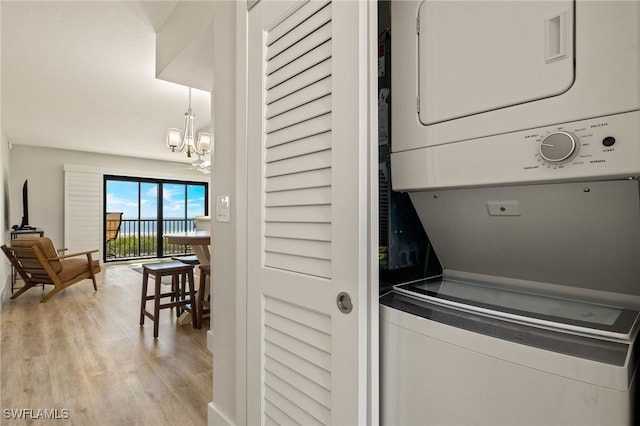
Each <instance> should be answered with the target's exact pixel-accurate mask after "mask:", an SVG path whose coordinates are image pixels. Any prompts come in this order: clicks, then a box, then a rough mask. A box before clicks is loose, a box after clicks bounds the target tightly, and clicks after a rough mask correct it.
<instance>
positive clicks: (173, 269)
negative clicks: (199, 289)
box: [140, 262, 197, 339]
mask: <svg viewBox="0 0 640 426" xmlns="http://www.w3.org/2000/svg"><path fill="white" fill-rule="evenodd" d="M149 275H153V276H154V277H155V288H154V292H153V294H152V295H147V289H148V283H149ZM167 276H170V277H171V291H169V292H166V293H162V277H167ZM187 285H188V286H189V290H188V296H189V297H188V298H187ZM165 297H171V301H170V302H169V303H160V300H161V299H162V298H165ZM147 300H153V302H154V305H153V313H150V312H149V311H147V309H146V304H147ZM195 302H196V299H195V295H194V280H193V266H191V265H187V264H185V263H182V262H161V263H150V264H146V265H143V267H142V297H141V303H140V325H144V317H145V316H147V317H149V318H150V319H151V320H152V321H153V338H154V339H157V338H158V326H159V319H160V309H165V308H173V307H176V314H178V311H177V309H178V308H183V309H185V310H187V311H189V312H191V316H192V317H193V320H192V322H193V327H194V328H195V327H196V325H197V323H196V320H197V319H196V315H195V309H193V308H194V307H195V306H196V305H195Z"/></svg>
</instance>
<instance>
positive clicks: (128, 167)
mask: <svg viewBox="0 0 640 426" xmlns="http://www.w3.org/2000/svg"><path fill="white" fill-rule="evenodd" d="M176 155H186V154H176ZM9 159H10V166H11V167H10V170H11V171H10V173H9V177H10V191H11V209H10V224H12V225H13V224H16V225H19V224H20V222H21V219H22V184H23V183H24V181H25V179H28V180H29V225H31V226H35V227H38V228H42V229H43V230H44V233H45V235H46V236H48V237H49V238H51V240H52V241H53V243H54V245H55V246H56V247H62V246H63V244H64V165H65V164H70V165H81V166H85V167H95V168H96V170H100V171H102V172H104V173H113V174H117V175H122V174H127V175H130V176H143V177H158V178H171V179H178V180H192V181H198V182H208V181H209V179H208V177H207V176H208V175H204V174H202V173H200V172H197V171H195V170H189V169H185V168H183V166H178V165H173V164H168V163H167V162H165V161H157V160H144V159H140V158H132V157H120V156H116V155H102V154H93V153H89V152H80V151H69V150H63V149H53V148H41V147H32V146H26V145H13V147H12V149H11V150H10V151H9Z"/></svg>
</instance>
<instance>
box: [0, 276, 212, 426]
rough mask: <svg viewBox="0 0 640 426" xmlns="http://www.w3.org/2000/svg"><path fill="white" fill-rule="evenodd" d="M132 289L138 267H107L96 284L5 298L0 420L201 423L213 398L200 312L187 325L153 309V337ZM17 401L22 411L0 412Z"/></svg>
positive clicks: (137, 283)
mask: <svg viewBox="0 0 640 426" xmlns="http://www.w3.org/2000/svg"><path fill="white" fill-rule="evenodd" d="M150 287H153V286H152V285H150ZM49 288H50V287H47V288H46V291H48V290H49ZM141 288H142V274H140V273H138V272H135V271H134V270H132V269H131V268H130V267H129V266H128V265H107V266H104V267H103V268H102V272H101V273H100V274H99V275H98V292H94V291H93V287H92V284H91V281H90V280H87V281H83V282H81V283H78V284H75V285H73V286H71V287H69V288H67V289H66V290H64V291H63V292H61V293H59V294H58V295H56V296H55V297H53V298H52V299H50V300H49V301H48V302H47V303H44V304H42V303H40V299H41V298H42V291H41V290H40V289H39V288H38V289H31V290H29V291H28V292H26V293H25V294H23V295H22V296H20V297H18V298H17V299H15V300H13V301H9V300H6V301H5V302H4V304H3V306H2V311H1V312H0V334H1V336H0V338H1V340H0V355H1V357H0V383H1V384H0V392H1V394H0V401H1V407H0V424H2V425H27V424H38V425H45V424H65V425H67V424H73V425H105V426H107V425H154V426H155V425H206V423H207V404H208V403H209V402H210V401H211V400H212V399H213V396H212V393H213V392H212V388H213V380H212V371H213V365H212V364H213V358H212V354H211V352H209V350H208V349H207V344H206V333H207V330H208V329H209V320H208V319H205V320H204V324H203V326H202V329H200V330H196V329H193V328H192V327H191V325H189V324H187V325H184V326H181V325H178V324H177V323H176V317H175V312H174V311H173V310H169V309H163V310H162V311H161V312H160V331H159V337H158V339H157V340H154V339H153V322H152V321H151V320H150V319H148V318H147V319H146V320H145V325H144V326H143V327H141V326H140V325H139V320H140V316H139V315H140V313H139V311H140V291H141ZM148 306H149V309H150V308H151V306H152V305H151V302H148ZM21 409H25V410H29V409H30V410H32V411H31V412H29V411H23V412H22V416H23V418H22V419H16V418H15V417H17V416H18V415H19V414H20V412H19V411H18V412H17V413H16V412H12V411H7V410H21ZM38 410H48V411H46V412H45V411H40V412H39V411H38ZM65 410H66V411H65ZM25 416H26V417H27V418H26V419H25V418H24V417H25ZM38 416H41V417H40V418H37V417H38ZM43 416H49V417H54V418H55V417H58V420H43Z"/></svg>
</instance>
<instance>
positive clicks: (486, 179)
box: [391, 111, 640, 191]
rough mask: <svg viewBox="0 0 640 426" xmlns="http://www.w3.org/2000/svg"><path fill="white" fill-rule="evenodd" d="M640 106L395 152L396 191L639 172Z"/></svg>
mask: <svg viewBox="0 0 640 426" xmlns="http://www.w3.org/2000/svg"><path fill="white" fill-rule="evenodd" d="M638 134H640V111H632V112H627V113H623V114H616V115H611V116H607V117H598V118H593V119H588V120H581V121H574V122H571V123H563V124H558V125H553V126H546V127H541V128H537V129H532V130H524V131H520V132H513V133H505V134H499V135H494V136H486V137H483V138H476V139H468V140H462V141H458V142H453V143H448V144H443V145H437V146H429V147H424V148H420V149H415V150H410V151H404V152H397V153H393V154H392V155H391V158H392V160H391V161H392V166H393V167H392V169H391V172H392V182H393V187H394V190H396V191H411V190H420V189H430V188H452V187H473V186H481V185H497V184H502V185H504V184H509V183H535V182H545V181H546V182H554V181H574V180H585V179H589V180H591V179H601V178H628V177H638V176H640V143H639V141H638Z"/></svg>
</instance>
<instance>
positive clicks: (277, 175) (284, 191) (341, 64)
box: [247, 0, 375, 425]
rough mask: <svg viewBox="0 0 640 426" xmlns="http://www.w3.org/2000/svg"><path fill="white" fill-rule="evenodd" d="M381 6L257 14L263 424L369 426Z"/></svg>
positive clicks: (254, 147)
mask: <svg viewBox="0 0 640 426" xmlns="http://www.w3.org/2000/svg"><path fill="white" fill-rule="evenodd" d="M374 6H375V5H374ZM368 7H369V5H368V3H367V2H357V1H348V2H347V1H341V2H333V3H332V2H330V1H309V2H304V1H302V2H271V1H265V0H263V1H261V2H259V3H258V4H257V5H256V6H255V7H254V8H253V9H251V10H250V11H249V12H248V14H249V18H248V59H247V60H248V73H247V76H248V77H247V78H248V86H247V91H248V100H247V109H248V110H247V122H248V128H247V132H248V200H249V201H248V216H247V217H248V227H247V231H248V252H247V262H248V265H247V281H248V282H247V337H248V340H247V420H248V423H249V424H304V425H311V424H358V423H360V424H362V423H366V422H367V417H366V412H367V402H366V401H367V388H368V387H369V385H370V383H368V381H367V380H368V377H367V372H368V370H367V366H368V364H367V363H368V354H367V349H368V348H367V336H368V331H367V326H368V325H367V317H368V315H369V311H368V309H369V308H368V302H367V296H366V294H367V283H368V280H369V279H370V277H369V275H368V269H367V266H368V265H367V261H368V256H369V254H370V253H369V251H368V248H369V246H368V241H369V235H368V232H369V222H368V202H369V199H368V173H369V171H368V135H369V134H368V125H369V123H368V121H367V120H368V109H367V108H368V104H367V102H368V100H369V96H368V93H369V92H368V86H367V81H368V80H367V79H368V67H367V59H366V48H367V44H366V36H367V32H366V31H367V19H366V16H367V15H366V14H367V9H368ZM363 50H364V52H365V54H364V59H363V54H362V51H363ZM341 292H347V293H348V294H349V295H350V297H351V300H352V301H353V310H352V311H351V312H350V313H342V312H341V311H340V310H339V309H338V306H337V303H336V298H337V296H338V294H339V293H341Z"/></svg>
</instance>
